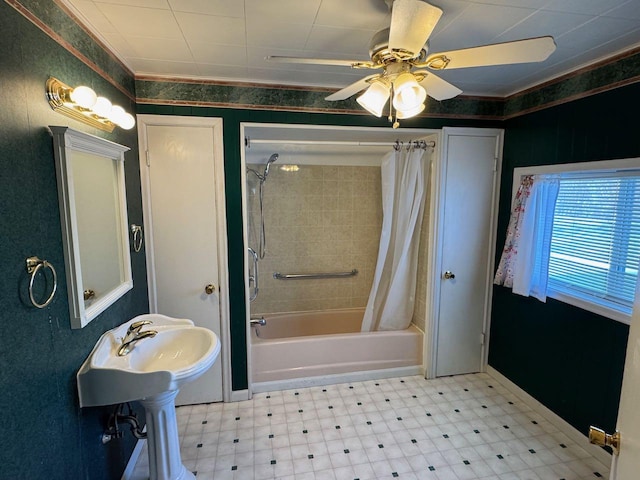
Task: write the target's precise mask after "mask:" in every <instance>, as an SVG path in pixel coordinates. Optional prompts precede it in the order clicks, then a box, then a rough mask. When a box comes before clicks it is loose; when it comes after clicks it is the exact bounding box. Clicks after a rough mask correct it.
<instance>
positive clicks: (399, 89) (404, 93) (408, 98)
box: [393, 72, 427, 112]
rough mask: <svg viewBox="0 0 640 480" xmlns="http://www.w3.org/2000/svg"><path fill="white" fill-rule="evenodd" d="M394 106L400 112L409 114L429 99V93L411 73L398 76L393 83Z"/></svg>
mask: <svg viewBox="0 0 640 480" xmlns="http://www.w3.org/2000/svg"><path fill="white" fill-rule="evenodd" d="M393 91H394V95H393V106H394V107H395V109H396V110H398V111H399V112H400V111H402V112H408V111H412V110H414V109H416V108H418V107H419V106H420V105H421V104H423V103H424V101H425V100H426V98H427V91H426V90H425V89H424V88H423V87H422V86H421V85H420V84H419V83H418V82H417V81H416V78H415V77H414V76H413V75H412V74H411V73H409V72H404V73H401V74H400V75H398V77H397V78H396V80H395V82H393Z"/></svg>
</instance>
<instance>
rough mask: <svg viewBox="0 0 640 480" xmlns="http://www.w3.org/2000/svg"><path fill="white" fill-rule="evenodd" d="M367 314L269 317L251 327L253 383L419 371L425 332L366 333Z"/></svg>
mask: <svg viewBox="0 0 640 480" xmlns="http://www.w3.org/2000/svg"><path fill="white" fill-rule="evenodd" d="M363 314H364V309H362V308H360V309H345V310H331V311H323V312H301V313H283V314H273V315H265V317H264V318H265V319H266V321H267V324H266V325H265V326H258V327H252V328H251V371H252V373H251V380H252V383H253V384H254V386H255V384H256V383H263V382H271V383H274V382H284V383H287V381H290V380H292V379H308V378H312V377H319V376H322V377H326V376H336V375H339V374H349V373H353V372H367V371H376V372H379V371H381V370H385V369H398V370H399V369H400V367H413V368H414V370H415V373H418V371H420V369H421V368H422V348H423V334H422V332H421V331H420V330H419V329H418V328H416V327H415V326H414V325H412V326H410V327H409V328H408V329H406V330H399V331H393V332H364V333H363V332H360V327H361V324H362V317H363ZM383 376H384V375H383ZM378 377H380V375H378ZM372 378H373V377H372ZM345 381H350V379H349V380H345ZM311 383H313V382H311ZM254 391H257V390H256V388H254Z"/></svg>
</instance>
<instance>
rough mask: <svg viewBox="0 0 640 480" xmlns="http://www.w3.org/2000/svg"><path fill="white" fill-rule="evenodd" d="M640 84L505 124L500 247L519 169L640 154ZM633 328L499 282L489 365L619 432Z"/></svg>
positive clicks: (550, 403)
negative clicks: (525, 294)
mask: <svg viewBox="0 0 640 480" xmlns="http://www.w3.org/2000/svg"><path fill="white" fill-rule="evenodd" d="M639 108H640V84H634V85H630V86H626V87H623V88H619V89H616V90H612V91H609V92H605V93H600V94H598V95H594V96H591V97H588V98H583V99H581V100H577V101H574V102H570V103H566V104H563V105H560V106H557V107H553V108H548V109H545V110H542V111H539V112H536V113H532V114H529V115H523V116H519V117H517V118H515V119H512V120H508V121H506V122H505V124H504V127H505V129H506V134H505V143H504V160H503V171H502V185H501V192H500V198H501V200H500V213H499V226H498V237H497V238H498V245H497V247H498V252H501V251H502V247H503V246H504V238H505V235H506V229H507V224H508V221H509V208H510V201H511V184H512V181H513V169H514V168H516V167H524V166H529V165H547V164H557V163H573V162H585V161H600V160H609V159H615V158H629V157H640V136H639V135H638V120H637V114H636V112H637V111H638V109H639ZM628 332H629V328H628V326H627V325H625V324H622V323H620V322H616V321H614V320H610V319H607V318H604V317H601V316H599V315H596V314H593V313H590V312H587V311H585V310H582V309H579V308H576V307H573V306H571V305H567V304H565V303H562V302H558V301H556V300H553V299H548V300H547V303H541V302H539V301H537V300H535V299H533V298H527V297H522V296H519V295H514V294H512V293H511V291H510V290H508V289H506V288H504V287H494V298H493V314H492V319H491V337H490V346H489V363H490V365H491V366H493V367H495V368H496V369H497V370H498V371H500V372H501V373H503V374H504V375H506V376H507V377H508V378H509V379H511V380H512V381H513V382H515V383H516V384H518V385H519V386H520V387H521V388H523V389H524V390H525V391H527V392H528V393H529V394H531V395H533V396H534V397H535V398H536V399H537V400H539V401H540V402H542V403H543V404H544V405H546V406H547V407H549V408H550V409H551V410H553V411H554V412H555V413H557V414H558V415H560V416H561V417H562V418H564V419H565V420H567V421H568V422H569V423H571V424H572V425H573V426H574V427H576V428H577V429H579V430H580V431H582V432H585V433H586V432H587V431H588V427H589V425H590V424H593V425H599V426H601V427H603V428H605V429H606V430H608V431H612V430H614V429H615V423H616V416H617V412H618V403H619V399H620V387H621V383H622V372H623V369H624V358H625V351H626V343H627V336H628Z"/></svg>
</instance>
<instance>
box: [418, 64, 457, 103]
mask: <svg viewBox="0 0 640 480" xmlns="http://www.w3.org/2000/svg"><path fill="white" fill-rule="evenodd" d="M413 74H414V75H418V74H422V75H425V77H424V80H422V81H421V82H420V85H422V86H423V87H424V89H425V90H426V91H427V95H429V96H430V97H431V98H435V99H436V100H448V99H449V98H453V97H456V96H458V95H460V94H461V93H462V90H460V89H459V88H458V87H456V86H455V85H451V84H450V83H449V82H447V81H446V80H443V79H441V78H440V77H437V76H435V75H434V74H433V73H431V72H428V71H426V70H418V71H415V72H413Z"/></svg>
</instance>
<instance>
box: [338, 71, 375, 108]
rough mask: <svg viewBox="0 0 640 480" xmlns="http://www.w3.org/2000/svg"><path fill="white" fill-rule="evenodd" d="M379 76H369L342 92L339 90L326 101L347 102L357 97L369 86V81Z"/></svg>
mask: <svg viewBox="0 0 640 480" xmlns="http://www.w3.org/2000/svg"><path fill="white" fill-rule="evenodd" d="M378 76H379V75H377V74H376V75H369V76H367V77H364V78H361V79H360V80H358V81H357V82H354V83H352V84H351V85H347V86H346V87H344V88H343V89H341V90H338V91H337V92H335V93H332V94H331V95H329V96H328V97H325V100H329V101H335V100H345V99H347V98H349V97H350V96H351V95H355V94H356V93H358V92H359V91H361V90H364V89H365V88H367V87H368V86H369V80H371V79H372V78H375V77H378Z"/></svg>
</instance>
